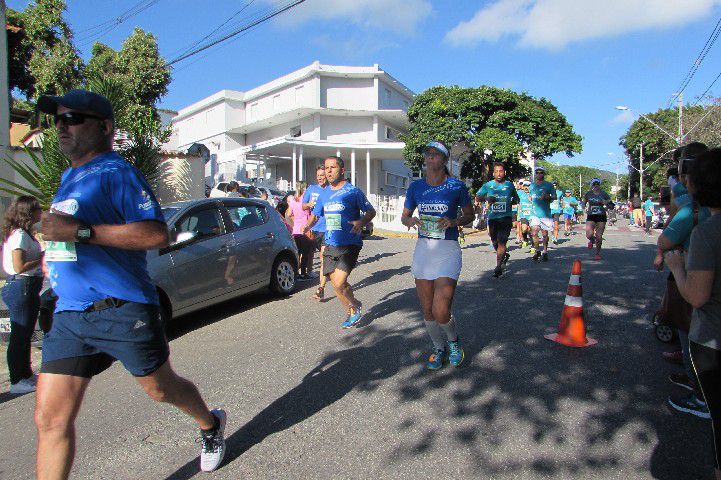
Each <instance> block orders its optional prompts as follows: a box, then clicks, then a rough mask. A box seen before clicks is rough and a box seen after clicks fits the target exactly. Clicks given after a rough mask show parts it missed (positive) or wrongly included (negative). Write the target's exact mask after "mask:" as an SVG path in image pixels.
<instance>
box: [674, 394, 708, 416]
mask: <svg viewBox="0 0 721 480" xmlns="http://www.w3.org/2000/svg"><path fill="white" fill-rule="evenodd" d="M668 404H669V405H671V407H672V408H674V409H675V410H678V411H679V412H684V413H690V414H691V415H696V416H697V417H700V418H711V415H710V414H709V412H708V407H707V406H706V402H704V401H703V400H701V399H700V398H698V397H697V396H696V394H695V393H693V392H691V394H690V395H687V396H685V397H679V396H676V395H670V396H669V397H668Z"/></svg>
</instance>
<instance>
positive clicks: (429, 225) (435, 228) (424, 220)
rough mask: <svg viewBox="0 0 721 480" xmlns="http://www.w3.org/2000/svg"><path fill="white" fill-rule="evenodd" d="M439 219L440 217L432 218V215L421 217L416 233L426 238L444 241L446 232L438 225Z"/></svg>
mask: <svg viewBox="0 0 721 480" xmlns="http://www.w3.org/2000/svg"><path fill="white" fill-rule="evenodd" d="M440 219H441V218H440V217H434V216H433V215H421V225H420V226H419V227H418V233H419V234H420V235H421V236H423V237H427V238H436V239H439V240H443V239H445V238H446V231H445V229H443V228H441V227H440V225H438V221H439V220H440Z"/></svg>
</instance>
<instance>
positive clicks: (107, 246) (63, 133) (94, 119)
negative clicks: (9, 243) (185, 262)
mask: <svg viewBox="0 0 721 480" xmlns="http://www.w3.org/2000/svg"><path fill="white" fill-rule="evenodd" d="M38 109H39V110H40V111H41V112H43V113H47V114H50V115H52V116H53V118H54V121H55V126H56V128H57V131H58V139H59V144H60V150H61V151H62V152H63V153H64V154H65V155H66V156H67V157H68V158H69V159H70V168H69V169H67V170H66V171H65V172H64V173H63V175H62V178H61V181H60V187H59V188H58V191H57V193H56V195H55V198H54V199H53V203H52V207H51V208H50V212H46V213H44V214H43V217H42V232H43V236H44V238H45V240H46V241H47V248H46V253H45V260H46V261H47V264H48V270H49V278H50V283H51V285H52V287H53V290H54V291H55V293H56V294H57V295H58V297H59V299H58V302H57V306H56V309H55V315H54V319H53V325H52V328H51V329H50V332H48V334H47V335H46V337H45V339H44V341H43V362H42V373H41V374H40V378H39V379H38V388H37V405H36V408H35V423H36V424H37V428H38V446H37V477H38V478H40V479H46V478H47V479H49V478H53V479H55V478H67V477H68V475H69V474H70V467H71V466H72V462H73V456H74V454H75V426H74V424H75V418H76V416H77V414H78V412H79V411H80V406H81V403H82V401H83V396H84V394H85V391H86V389H87V387H88V385H89V384H90V379H91V378H92V377H93V376H94V375H96V374H98V373H100V372H102V371H103V370H105V369H106V368H108V366H110V364H111V363H112V361H114V360H119V361H120V362H121V363H122V364H123V366H124V367H125V369H126V370H128V371H129V372H130V373H131V374H132V375H133V376H134V377H135V379H136V380H137V382H138V383H139V384H140V385H141V386H142V387H143V389H144V390H145V391H146V393H147V394H148V395H149V396H150V397H151V398H152V399H153V400H156V401H159V402H167V403H170V404H172V405H174V406H175V407H177V408H179V409H180V410H182V411H183V412H185V413H187V414H188V415H190V416H192V417H193V418H194V419H195V421H196V422H197V423H198V425H199V427H200V429H201V440H202V447H201V455H200V467H201V469H202V470H204V471H212V470H215V469H216V468H217V467H218V466H219V465H220V463H221V462H222V460H223V455H224V453H225V440H224V439H223V431H224V429H225V422H226V415H225V412H224V411H223V410H213V411H210V410H208V407H207V406H206V404H205V402H204V401H203V398H202V397H201V396H200V393H199V392H198V389H197V388H196V387H195V385H193V383H191V382H190V381H188V380H186V379H184V378H181V377H180V376H178V375H177V374H176V373H175V372H174V371H173V369H172V367H171V366H170V362H169V361H168V358H169V355H170V351H169V348H168V342H167V340H166V338H165V334H164V332H163V325H162V323H161V319H160V315H159V307H158V303H159V302H158V292H157V291H156V289H155V285H154V284H153V282H152V280H151V279H150V276H149V274H148V270H147V264H146V250H150V249H155V248H162V247H165V246H167V245H168V229H167V226H166V225H165V221H164V219H163V215H162V213H161V211H160V206H159V205H158V202H157V200H156V199H155V196H154V195H153V193H152V190H151V189H150V187H149V186H148V184H147V182H146V181H145V179H144V178H143V176H142V174H141V173H140V172H139V171H138V170H137V169H136V168H135V167H133V166H132V165H131V164H130V163H128V162H127V161H126V160H124V159H123V158H122V157H121V156H120V155H118V154H117V153H116V152H114V151H113V149H112V148H113V139H114V137H115V120H114V115H113V108H112V106H111V105H110V102H109V101H108V99H107V98H105V97H103V96H102V95H98V94H96V93H91V92H88V91H85V90H71V91H70V92H68V93H67V94H65V95H64V96H62V97H54V96H47V95H43V96H41V97H40V99H39V100H38ZM120 410H122V409H120ZM113 413H114V412H109V413H108V414H113ZM127 468H128V467H127V466H126V470H125V471H132V468H131V469H130V470H127ZM108 474H110V473H109V472H108Z"/></svg>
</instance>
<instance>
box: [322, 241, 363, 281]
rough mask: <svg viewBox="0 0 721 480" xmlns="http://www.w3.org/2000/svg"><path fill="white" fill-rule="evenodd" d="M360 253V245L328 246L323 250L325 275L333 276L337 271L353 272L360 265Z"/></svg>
mask: <svg viewBox="0 0 721 480" xmlns="http://www.w3.org/2000/svg"><path fill="white" fill-rule="evenodd" d="M360 251H361V246H360V245H340V246H335V245H326V246H325V249H324V250H323V275H328V274H331V273H333V271H334V270H336V269H338V270H343V271H344V272H346V273H350V272H352V271H353V269H354V268H355V266H356V265H357V264H358V255H359V254H360Z"/></svg>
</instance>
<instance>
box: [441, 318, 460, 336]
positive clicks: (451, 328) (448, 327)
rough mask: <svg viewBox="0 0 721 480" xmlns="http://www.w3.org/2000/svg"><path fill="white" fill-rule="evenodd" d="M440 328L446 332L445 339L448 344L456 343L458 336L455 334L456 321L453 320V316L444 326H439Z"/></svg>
mask: <svg viewBox="0 0 721 480" xmlns="http://www.w3.org/2000/svg"><path fill="white" fill-rule="evenodd" d="M440 327H441V328H442V329H443V331H444V332H446V337H448V341H449V342H457V341H458V334H457V333H456V321H455V319H454V318H453V315H451V319H450V320H449V321H448V323H446V324H445V325H443V324H440Z"/></svg>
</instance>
